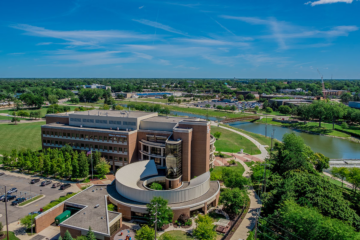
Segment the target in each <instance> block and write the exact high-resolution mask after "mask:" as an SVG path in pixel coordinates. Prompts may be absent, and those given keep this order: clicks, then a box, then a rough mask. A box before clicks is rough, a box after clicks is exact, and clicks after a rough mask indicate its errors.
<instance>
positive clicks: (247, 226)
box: [231, 154, 262, 240]
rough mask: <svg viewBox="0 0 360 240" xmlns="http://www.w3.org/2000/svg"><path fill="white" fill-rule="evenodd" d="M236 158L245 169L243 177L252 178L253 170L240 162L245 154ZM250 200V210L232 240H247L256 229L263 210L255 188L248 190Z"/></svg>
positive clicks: (237, 155)
mask: <svg viewBox="0 0 360 240" xmlns="http://www.w3.org/2000/svg"><path fill="white" fill-rule="evenodd" d="M234 155H235V156H236V161H237V162H239V163H240V164H241V165H242V166H243V167H244V168H245V171H244V173H243V176H244V177H246V178H250V176H251V169H250V168H249V167H248V166H247V165H246V164H245V163H244V162H243V161H241V160H238V159H239V157H242V156H243V155H244V154H234ZM248 193H249V198H250V207H249V210H248V212H247V214H246V216H245V218H244V220H243V221H242V222H241V224H240V226H239V227H238V228H237V229H236V231H235V233H234V235H233V236H232V237H231V240H241V239H243V240H244V239H246V238H247V237H248V236H249V231H251V230H253V229H254V227H255V221H256V213H257V210H258V209H260V208H261V206H262V204H261V200H260V198H259V196H258V195H257V194H256V192H255V190H254V188H253V187H250V188H249V189H248Z"/></svg>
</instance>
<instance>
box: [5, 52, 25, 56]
mask: <svg viewBox="0 0 360 240" xmlns="http://www.w3.org/2000/svg"><path fill="white" fill-rule="evenodd" d="M24 54H25V53H24V52H17V53H9V54H8V55H15V56H16V55H24Z"/></svg>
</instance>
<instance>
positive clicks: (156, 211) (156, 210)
mask: <svg viewBox="0 0 360 240" xmlns="http://www.w3.org/2000/svg"><path fill="white" fill-rule="evenodd" d="M153 206H155V213H154V216H155V221H154V223H155V240H156V234H157V222H158V221H159V222H160V220H158V219H157V215H158V214H159V212H158V203H156V204H155V205H153ZM150 214H153V213H152V212H150Z"/></svg>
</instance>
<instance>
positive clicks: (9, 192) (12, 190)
mask: <svg viewBox="0 0 360 240" xmlns="http://www.w3.org/2000/svg"><path fill="white" fill-rule="evenodd" d="M14 192H17V188H15V187H14V188H11V189H10V190H9V191H8V192H7V194H11V193H14Z"/></svg>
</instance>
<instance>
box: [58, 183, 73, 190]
mask: <svg viewBox="0 0 360 240" xmlns="http://www.w3.org/2000/svg"><path fill="white" fill-rule="evenodd" d="M69 187H71V184H70V183H65V184H63V185H61V187H60V190H65V189H67V188H69Z"/></svg>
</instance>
